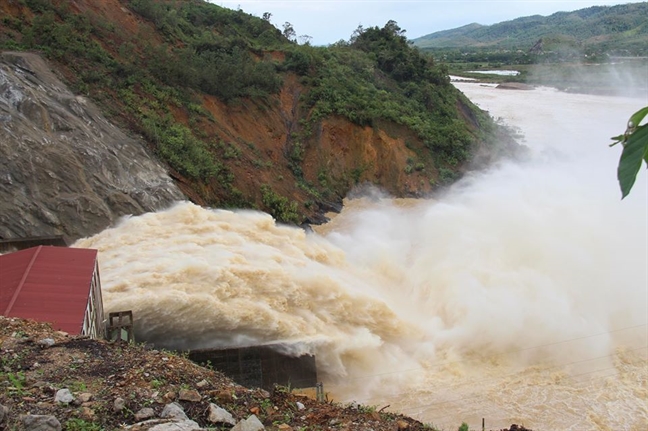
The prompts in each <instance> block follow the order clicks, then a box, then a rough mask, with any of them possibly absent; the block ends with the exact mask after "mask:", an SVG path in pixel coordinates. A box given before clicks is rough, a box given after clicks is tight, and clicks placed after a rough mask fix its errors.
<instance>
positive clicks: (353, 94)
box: [286, 21, 475, 165]
mask: <svg viewBox="0 0 648 431" xmlns="http://www.w3.org/2000/svg"><path fill="white" fill-rule="evenodd" d="M404 33H405V32H404V31H403V30H401V29H400V27H398V25H397V24H396V23H395V22H394V21H389V22H388V23H387V24H386V25H385V26H384V27H383V28H378V27H371V28H367V29H364V28H362V27H359V28H358V29H357V30H356V31H355V33H354V35H353V36H352V38H351V40H350V41H349V42H348V43H347V42H338V43H337V44H335V45H334V46H332V47H330V48H313V47H309V46H299V47H295V48H294V49H293V50H292V51H291V54H290V55H289V56H288V57H287V60H286V67H287V68H288V69H290V70H293V71H294V72H295V73H298V74H300V75H302V76H303V81H304V82H305V83H308V85H310V86H311V87H312V90H311V91H310V92H309V94H308V96H307V98H306V100H305V103H306V105H307V107H308V109H310V110H311V111H312V115H311V117H310V118H309V122H308V125H310V126H311V127H312V126H313V125H314V124H315V123H316V122H317V121H318V120H319V119H321V118H325V117H327V116H329V115H331V114H334V115H339V116H342V117H345V118H347V119H348V120H350V121H352V122H353V123H355V124H358V125H361V126H377V125H378V124H379V123H380V122H381V121H387V122H393V123H396V124H399V125H402V126H404V127H407V128H408V129H410V130H412V131H414V132H415V133H416V135H417V136H418V137H419V138H420V139H421V141H422V142H423V143H424V145H425V146H426V147H428V149H429V150H430V151H431V153H430V154H436V155H438V156H439V157H440V158H441V159H442V160H444V161H446V162H448V163H450V164H453V165H456V164H457V163H460V162H463V161H465V160H466V159H467V158H468V155H469V152H470V151H469V149H470V145H471V144H472V143H473V142H474V140H475V139H474V136H473V134H472V133H471V132H470V130H469V129H468V127H467V125H466V124H465V122H464V121H463V120H460V119H459V116H458V113H457V109H456V103H457V93H456V90H455V89H454V87H453V86H452V85H451V84H450V81H449V79H448V76H447V69H446V68H445V66H444V65H442V64H437V63H435V61H434V60H433V58H432V57H430V56H425V55H423V54H421V53H420V52H419V51H418V50H416V49H414V48H412V47H411V46H410V45H409V43H408V41H407V38H406V37H405V35H404ZM428 157H429V155H428Z"/></svg>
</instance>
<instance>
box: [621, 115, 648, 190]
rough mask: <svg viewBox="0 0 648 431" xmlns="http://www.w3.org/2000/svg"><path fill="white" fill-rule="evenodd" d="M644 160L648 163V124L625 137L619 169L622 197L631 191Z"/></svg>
mask: <svg viewBox="0 0 648 431" xmlns="http://www.w3.org/2000/svg"><path fill="white" fill-rule="evenodd" d="M646 112H647V113H648V108H647V109H646ZM644 115H645V114H644ZM642 118H643V117H642ZM644 160H645V161H646V163H648V126H646V125H644V126H640V127H637V128H636V129H635V130H634V131H633V132H632V134H631V135H629V136H626V138H625V142H624V146H623V152H622V153H621V159H620V160H619V168H618V170H617V178H618V179H619V186H621V199H623V198H625V197H626V196H627V195H628V193H630V190H631V189H632V186H633V185H634V183H635V180H636V179H637V173H638V172H639V168H641V162H642V161H644Z"/></svg>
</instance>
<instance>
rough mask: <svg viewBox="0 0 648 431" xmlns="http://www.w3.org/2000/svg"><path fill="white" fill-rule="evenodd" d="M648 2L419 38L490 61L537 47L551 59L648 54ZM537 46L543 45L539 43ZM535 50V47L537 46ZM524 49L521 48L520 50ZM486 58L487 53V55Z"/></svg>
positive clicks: (421, 41) (417, 41)
mask: <svg viewBox="0 0 648 431" xmlns="http://www.w3.org/2000/svg"><path fill="white" fill-rule="evenodd" d="M647 14H648V3H645V2H644V3H629V4H622V5H617V6H594V7H589V8H585V9H580V10H577V11H573V12H558V13H555V14H553V15H550V16H547V17H543V16H540V15H534V16H528V17H523V18H517V19H514V20H511V21H505V22H501V23H499V24H494V25H490V26H482V25H479V24H470V25H467V26H464V27H460V28H456V29H452V30H446V31H441V32H437V33H432V34H429V35H426V36H422V37H420V38H417V39H415V40H414V44H415V45H416V46H419V47H420V48H424V49H438V48H445V49H447V50H448V51H447V55H450V53H451V52H452V51H451V50H450V49H455V50H457V51H455V52H458V51H461V52H463V53H466V54H467V55H473V56H474V57H473V58H472V60H471V61H476V60H477V58H476V57H478V56H480V55H482V56H483V55H484V54H487V53H489V55H488V59H489V61H497V60H498V59H497V57H495V55H501V57H499V60H500V61H501V60H503V59H505V58H517V59H518V60H516V62H517V63H524V61H520V59H523V58H525V57H524V55H525V54H526V53H528V52H529V50H532V51H533V52H534V53H535V54H537V55H540V56H544V57H546V58H547V59H551V60H556V59H570V58H571V59H573V58H574V56H577V55H580V54H581V53H582V54H584V55H587V56H588V57H598V56H601V55H602V54H604V53H608V54H611V55H622V56H645V55H648V21H646V15H647ZM538 44H539V45H540V46H538ZM532 48H535V49H532ZM517 50H521V51H522V52H518V51H517ZM483 58H484V57H482V59H483Z"/></svg>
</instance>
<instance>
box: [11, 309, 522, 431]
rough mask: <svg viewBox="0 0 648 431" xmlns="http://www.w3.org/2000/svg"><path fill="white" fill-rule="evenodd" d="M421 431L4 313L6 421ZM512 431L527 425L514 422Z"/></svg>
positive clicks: (361, 409)
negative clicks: (258, 386)
mask: <svg viewBox="0 0 648 431" xmlns="http://www.w3.org/2000/svg"><path fill="white" fill-rule="evenodd" d="M230 428H232V431H261V430H269V431H270V430H273V431H275V430H276V431H293V430H294V431H356V430H357V431H404V430H407V431H417V430H432V429H433V428H432V427H430V426H428V425H426V424H423V423H421V422H419V421H416V420H414V419H411V418H408V417H405V416H402V415H397V414H393V413H387V412H382V411H377V410H376V409H375V408H372V407H366V406H361V405H340V404H336V403H332V402H317V401H315V400H313V399H310V398H308V397H305V396H303V395H297V394H293V393H290V392H289V391H288V390H287V389H286V388H276V389H275V390H274V391H272V392H267V391H265V390H263V389H258V388H245V387H242V386H240V385H237V384H236V383H234V382H232V381H231V380H229V379H228V378H227V377H225V376H224V375H223V374H221V373H219V372H218V371H214V370H210V369H207V368H204V367H201V366H199V365H196V364H194V363H193V362H191V361H189V360H188V359H186V358H184V357H182V356H181V355H178V354H176V353H172V352H168V351H158V350H151V349H147V348H146V347H145V346H144V345H133V344H127V343H124V342H113V343H110V342H107V341H96V340H90V339H87V338H83V337H73V336H69V335H68V334H65V333H63V332H60V331H54V330H52V328H51V327H50V326H49V325H48V324H44V323H38V322H34V321H30V320H22V319H16V318H6V317H2V316H0V430H23V429H24V430H39V431H48V430H61V429H65V430H71V431H84V430H86V431H99V430H113V429H130V430H134V431H139V430H154V431H162V430H176V431H177V430H198V429H218V430H223V431H225V430H229V429H230ZM511 430H518V431H523V430H524V428H522V427H517V426H515V425H514V426H512V427H511Z"/></svg>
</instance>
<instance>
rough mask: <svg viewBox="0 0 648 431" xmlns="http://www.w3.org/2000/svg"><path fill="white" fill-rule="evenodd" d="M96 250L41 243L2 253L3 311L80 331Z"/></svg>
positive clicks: (0, 285) (0, 294) (0, 296)
mask: <svg viewBox="0 0 648 431" xmlns="http://www.w3.org/2000/svg"><path fill="white" fill-rule="evenodd" d="M96 261H97V250H92V249H87V248H67V247H49V246H39V247H33V248H29V249H26V250H21V251H17V252H15V253H9V254H5V255H1V256H0V314H2V315H4V316H6V317H20V318H23V319H33V320H37V321H40V322H49V323H51V324H52V327H53V328H55V329H60V330H62V331H65V332H68V333H70V334H80V333H81V331H82V329H83V317H84V315H85V311H86V306H87V304H88V296H89V294H90V288H91V283H92V276H93V274H94V270H95V265H96Z"/></svg>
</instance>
